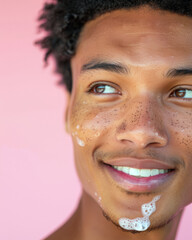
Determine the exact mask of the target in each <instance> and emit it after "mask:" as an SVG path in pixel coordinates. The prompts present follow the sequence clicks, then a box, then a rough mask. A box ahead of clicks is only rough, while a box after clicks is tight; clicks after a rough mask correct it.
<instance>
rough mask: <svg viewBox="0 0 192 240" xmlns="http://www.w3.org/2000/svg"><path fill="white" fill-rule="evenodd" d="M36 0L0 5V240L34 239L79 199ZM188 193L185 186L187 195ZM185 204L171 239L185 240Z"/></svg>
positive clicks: (188, 233) (191, 233)
mask: <svg viewBox="0 0 192 240" xmlns="http://www.w3.org/2000/svg"><path fill="white" fill-rule="evenodd" d="M43 2H44V1H42V0H33V1H29V0H28V1H27V0H19V1H13V0H7V1H2V3H1V8H0V239H2V240H40V239H42V238H43V237H44V236H46V235H47V234H49V233H50V232H52V231H53V230H54V229H55V228H57V227H58V226H59V225H60V224H62V223H63V222H64V221H65V220H66V219H67V218H68V217H69V215H70V214H71V213H72V211H73V209H74V207H75V206H76V204H77V202H78V198H79V196H80V192H81V189H80V184H79V182H78V179H77V176H76V173H75V170H74V165H73V155H72V144H71V139H70V137H69V136H67V135H66V133H65V127H64V109H65V97H64V91H63V89H62V88H59V87H57V86H56V82H57V80H58V76H56V75H54V74H53V64H50V66H49V68H46V69H45V68H43V65H44V64H43V62H42V58H43V55H42V52H40V51H39V49H37V48H36V47H34V46H33V42H34V40H35V39H37V38H38V37H39V35H37V30H36V25H37V24H36V18H37V16H38V12H39V9H40V8H41V7H42V3H43ZM189 191H191V189H190V190H189ZM191 218H192V206H189V207H187V210H186V211H185V214H184V217H183V221H182V224H181V225H180V230H179V235H178V238H177V239H178V240H184V239H185V240H190V239H192V228H191V229H190V225H191Z"/></svg>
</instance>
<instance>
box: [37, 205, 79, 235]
mask: <svg viewBox="0 0 192 240" xmlns="http://www.w3.org/2000/svg"><path fill="white" fill-rule="evenodd" d="M80 222H81V221H80V214H79V209H77V210H76V211H75V213H74V214H73V216H72V217H71V218H70V219H69V220H68V221H67V222H66V223H65V224H63V225H62V226H60V227H59V228H58V229H57V230H56V231H54V232H53V233H52V234H50V235H49V236H48V237H46V238H44V239H42V240H77V239H79V240H80V239H81V237H80V228H81V227H80V225H81V224H80Z"/></svg>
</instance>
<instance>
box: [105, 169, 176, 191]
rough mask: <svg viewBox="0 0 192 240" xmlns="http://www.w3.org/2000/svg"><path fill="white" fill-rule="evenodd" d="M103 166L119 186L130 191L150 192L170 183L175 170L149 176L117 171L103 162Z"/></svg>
mask: <svg viewBox="0 0 192 240" xmlns="http://www.w3.org/2000/svg"><path fill="white" fill-rule="evenodd" d="M104 168H105V169H106V171H107V173H108V174H109V175H110V176H111V177H112V179H113V180H114V181H115V182H116V183H117V185H119V186H120V187H121V188H123V189H125V190H127V191H131V192H151V191H155V190H158V189H159V188H160V187H162V186H165V185H166V184H170V181H171V180H172V179H173V177H174V175H175V170H174V171H171V172H168V173H164V174H159V175H156V176H151V177H139V178H138V177H135V176H131V175H129V174H126V173H124V172H121V171H118V170H116V169H114V168H113V167H111V166H109V165H106V164H104Z"/></svg>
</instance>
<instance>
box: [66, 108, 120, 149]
mask: <svg viewBox="0 0 192 240" xmlns="http://www.w3.org/2000/svg"><path fill="white" fill-rule="evenodd" d="M123 112H124V111H121V108H119V107H113V108H110V109H109V108H102V107H95V106H90V105H88V104H81V105H80V104H78V105H76V106H74V108H73V111H72V112H71V116H70V132H71V134H72V136H73V139H74V140H75V139H76V140H75V141H76V142H77V143H78V145H81V141H79V139H80V140H82V141H83V142H84V145H85V146H89V145H91V144H92V143H93V144H94V143H95V144H96V142H95V141H97V139H103V137H104V136H105V135H106V134H110V132H111V129H116V128H117V126H118V123H119V121H120V119H122V117H123Z"/></svg>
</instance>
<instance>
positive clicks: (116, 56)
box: [72, 7, 192, 70]
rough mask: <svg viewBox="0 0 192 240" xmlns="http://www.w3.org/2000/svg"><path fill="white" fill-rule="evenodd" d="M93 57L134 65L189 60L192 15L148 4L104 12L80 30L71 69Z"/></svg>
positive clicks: (190, 53) (191, 52) (190, 58)
mask: <svg viewBox="0 0 192 240" xmlns="http://www.w3.org/2000/svg"><path fill="white" fill-rule="evenodd" d="M92 58H102V59H107V60H108V59H111V60H118V61H124V62H126V63H127V64H130V65H137V66H138V65H141V66H148V65H151V64H161V63H163V64H164V63H165V61H168V62H169V63H170V61H171V62H173V63H175V64H177V62H178V64H179V65H180V66H181V59H183V61H184V60H185V61H188V62H190V63H191V61H192V18H191V17H187V16H181V15H178V14H174V13H170V12H167V11H161V10H154V9H151V8H149V7H141V8H138V9H132V10H116V11H113V12H110V13H106V14H103V15H102V16H100V17H98V18H96V19H95V20H93V21H90V22H88V23H87V24H86V25H85V27H84V29H83V30H82V32H81V35H80V38H79V41H78V45H77V51H76V55H75V56H74V57H73V58H72V68H73V67H76V69H77V68H78V70H80V66H81V65H82V64H84V63H85V62H86V61H89V60H91V59H92ZM185 64H186V62H185Z"/></svg>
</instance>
